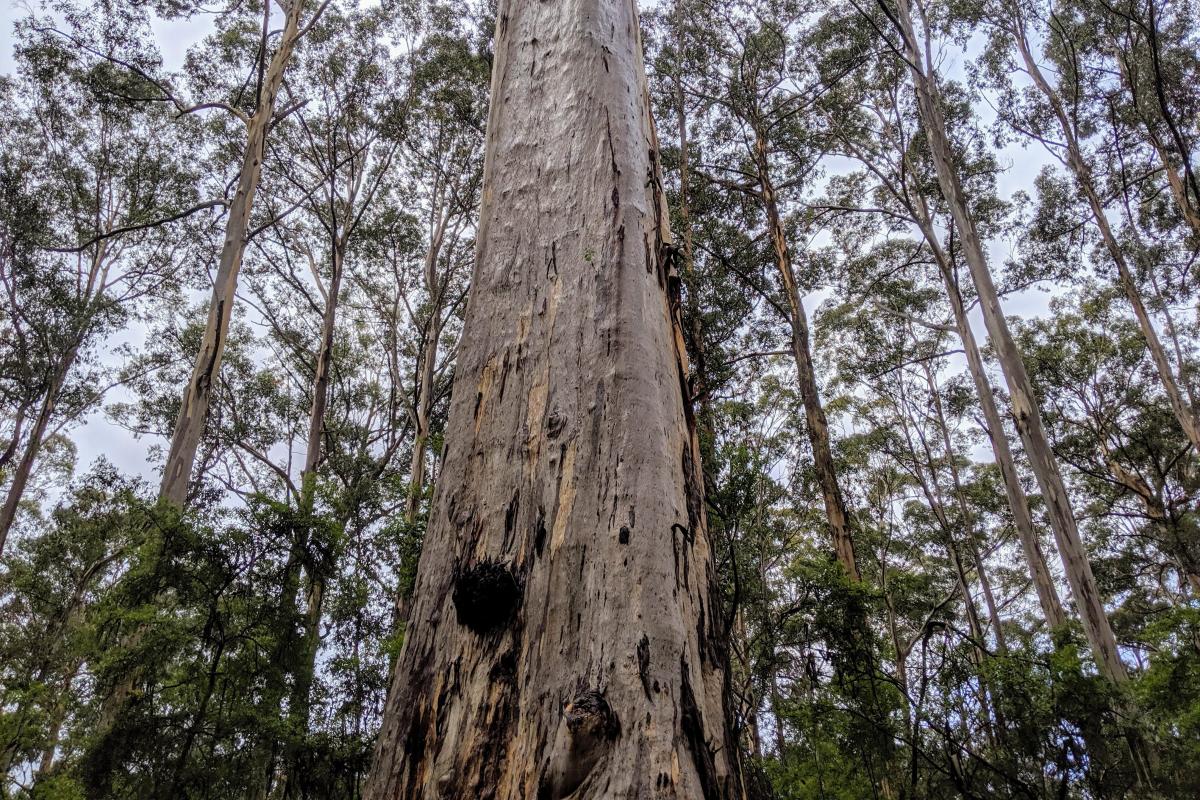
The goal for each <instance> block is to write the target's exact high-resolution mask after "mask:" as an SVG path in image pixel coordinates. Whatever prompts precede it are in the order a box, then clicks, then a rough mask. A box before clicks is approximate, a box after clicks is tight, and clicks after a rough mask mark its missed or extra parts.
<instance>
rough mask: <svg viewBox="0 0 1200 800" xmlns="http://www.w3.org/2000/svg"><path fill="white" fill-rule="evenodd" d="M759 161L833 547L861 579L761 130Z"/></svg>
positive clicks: (756, 150)
mask: <svg viewBox="0 0 1200 800" xmlns="http://www.w3.org/2000/svg"><path fill="white" fill-rule="evenodd" d="M754 161H755V168H756V171H757V172H758V183H759V193H760V195H761V198H762V204H763V209H764V210H765V211H766V215H767V231H768V233H769V235H770V237H771V244H772V250H773V252H774V255H775V267H776V269H777V270H778V271H779V280H780V282H781V283H782V284H783V291H784V294H785V295H787V302H788V312H789V314H790V319H789V320H788V322H789V324H790V325H791V329H792V354H793V356H794V357H795V359H796V379H797V382H798V383H799V385H800V399H801V400H802V401H803V402H804V420H805V429H806V430H807V431H808V440H809V443H810V445H811V446H812V454H813V467H814V469H815V470H816V473H817V480H818V482H819V483H820V484H821V495H822V497H823V498H824V500H825V517H826V518H827V519H828V520H829V530H830V533H831V535H832V537H833V549H834V552H835V553H836V555H837V560H838V562H839V563H840V564H841V565H842V568H843V569H845V570H846V574H847V575H848V576H849V577H850V579H851V580H853V581H858V580H860V579H861V578H860V576H859V572H858V563H857V561H856V560H855V557H854V540H853V538H852V536H851V534H850V524H849V519H848V517H847V514H846V503H845V500H844V499H843V497H842V490H841V487H840V486H839V485H838V479H837V468H836V466H835V465H834V461H833V449H832V447H831V446H830V443H829V420H828V419H826V417H825V409H824V407H823V406H822V405H821V395H820V389H819V388H818V387H817V373H816V369H815V367H814V366H813V359H812V349H811V347H810V345H809V334H808V317H807V315H806V314H805V312H804V304H803V302H802V301H801V299H800V287H799V286H798V285H797V284H796V274H795V272H794V271H793V269H792V256H791V252H790V251H789V249H788V244H787V236H786V235H785V232H784V228H783V219H782V218H781V217H780V214H779V205H778V202H777V200H776V194H775V186H774V184H773V182H772V180H771V174H770V164H769V162H768V159H767V146H766V141H765V140H764V138H763V136H762V135H761V134H759V133H757V132H756V134H755V140H754Z"/></svg>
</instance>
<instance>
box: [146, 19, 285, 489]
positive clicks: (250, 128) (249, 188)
mask: <svg viewBox="0 0 1200 800" xmlns="http://www.w3.org/2000/svg"><path fill="white" fill-rule="evenodd" d="M303 8H304V0H292V2H291V5H290V6H289V7H288V11H287V16H286V18H285V20H284V28H283V33H282V34H281V36H280V39H279V49H278V50H276V51H275V54H274V55H273V56H272V57H271V62H270V64H269V65H268V66H267V69H266V72H265V74H264V75H263V76H262V89H261V91H260V92H259V96H258V105H257V107H256V108H255V110H254V114H253V115H252V116H251V117H250V119H249V122H248V124H247V126H246V149H245V152H244V153H243V154H242V170H241V173H240V175H239V177H238V185H237V192H236V193H235V194H234V196H233V201H232V202H231V203H230V204H229V221H228V222H227V223H226V224H225V241H224V244H223V245H222V247H221V259H220V262H219V263H218V265H217V275H216V278H215V280H214V281H213V292H212V300H211V302H210V303H209V308H208V322H207V323H206V324H205V327H204V338H203V339H201V340H200V352H199V353H197V354H196V363H195V365H194V366H193V367H192V376H191V378H189V379H188V382H187V385H186V386H185V387H184V390H183V400H182V402H181V403H180V406H179V415H178V417H176V419H175V428H174V430H173V431H172V432H171V449H170V451H169V452H168V453H167V463H166V465H165V466H164V468H163V477H162V484H161V485H160V487H159V490H158V496H159V499H160V500H166V501H168V502H170V503H173V504H174V505H177V506H182V505H183V504H184V502H185V501H186V500H187V490H188V482H189V480H190V479H191V476H192V466H193V465H194V463H195V460H196V450H197V449H199V447H200V437H201V435H202V434H203V433H204V421H205V419H206V418H207V416H208V406H209V403H210V402H211V401H212V392H213V386H214V384H215V382H216V380H217V375H218V373H219V372H220V369H221V357H222V356H223V355H224V353H225V340H226V338H227V337H228V335H229V321H230V319H231V318H232V316H233V303H234V296H235V295H236V293H237V281H238V272H239V271H240V270H241V266H242V253H243V252H244V251H245V249H246V239H247V237H248V236H249V233H250V231H249V226H250V211H251V209H252V208H253V207H254V195H255V194H256V193H257V191H258V182H259V178H260V177H261V176H262V160H263V149H264V147H265V145H266V140H267V132H268V131H269V130H270V127H271V122H272V121H273V120H274V117H275V98H276V96H277V95H278V93H279V89H280V88H281V87H282V86H283V72H284V69H285V68H286V67H287V64H288V61H289V60H290V59H291V56H292V50H293V49H294V48H295V46H296V41H297V40H298V39H299V38H300V35H301V33H302V29H301V28H300V12H301V11H302V10H303ZM264 44H265V43H264Z"/></svg>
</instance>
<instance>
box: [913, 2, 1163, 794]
mask: <svg viewBox="0 0 1200 800" xmlns="http://www.w3.org/2000/svg"><path fill="white" fill-rule="evenodd" d="M909 3H910V0H897V2H896V9H897V11H898V12H899V13H898V27H899V29H900V32H901V34H902V36H903V39H904V46H905V50H906V51H907V52H906V56H907V61H908V65H909V73H910V74H911V76H912V79H913V87H914V89H915V91H916V96H917V110H918V113H919V114H920V116H921V120H922V122H923V124H924V127H925V135H926V139H927V141H928V143H929V150H930V156H931V158H932V160H933V165H934V168H935V170H936V172H937V178H938V185H939V187H940V188H941V192H942V196H943V197H944V198H945V200H946V204H947V205H948V206H949V208H950V212H951V216H952V217H953V219H954V225H955V227H956V228H957V229H958V232H959V236H960V240H961V242H962V248H963V254H964V256H965V257H966V261H967V267H968V269H969V270H970V273H971V278H972V280H973V282H974V284H975V291H976V294H977V295H978V296H979V304H980V306H981V308H982V311H983V319H984V324H985V326H986V327H987V331H988V336H989V338H990V339H991V341H992V346H993V347H994V348H995V349H996V355H997V357H998V358H999V360H1000V367H1001V370H1002V371H1003V372H1004V378H1005V382H1006V383H1007V384H1008V391H1009V395H1010V397H1011V398H1012V404H1013V420H1014V422H1015V424H1016V427H1017V432H1018V433H1019V434H1020V436H1021V441H1022V444H1024V446H1025V453H1026V455H1027V456H1028V457H1029V461H1030V465H1031V466H1032V468H1033V473H1034V476H1035V477H1036V478H1037V481H1038V486H1039V487H1040V489H1041V491H1042V498H1043V500H1044V502H1045V503H1046V511H1047V514H1048V516H1049V518H1050V524H1051V527H1052V528H1053V529H1054V535H1055V539H1056V543H1057V545H1058V551H1059V555H1060V557H1061V558H1062V561H1063V568H1064V571H1065V572H1066V575H1067V581H1068V583H1069V584H1070V586H1071V594H1072V595H1073V596H1074V598H1075V604H1076V606H1077V607H1078V609H1079V617H1080V621H1081V622H1082V624H1083V629H1084V633H1085V635H1086V636H1087V639H1088V643H1089V644H1090V646H1091V650H1092V655H1093V657H1094V659H1095V661H1096V666H1097V668H1098V669H1099V671H1100V674H1101V675H1103V676H1104V677H1105V678H1106V679H1107V680H1109V681H1110V682H1111V683H1113V684H1114V685H1116V686H1118V687H1121V688H1123V687H1124V686H1125V685H1126V684H1127V683H1128V680H1129V673H1128V672H1127V671H1126V669H1125V664H1124V662H1122V661H1121V655H1120V652H1119V651H1118V649H1117V640H1116V636H1115V635H1114V634H1113V630H1112V626H1111V625H1110V624H1109V621H1108V615H1107V613H1106V612H1105V610H1104V603H1103V600H1102V599H1101V597H1100V590H1099V588H1098V587H1097V585H1096V579H1095V576H1094V575H1093V574H1092V565H1091V562H1090V561H1089V560H1088V555H1087V549H1086V548H1085V547H1084V545H1083V540H1082V539H1081V538H1080V536H1079V528H1078V526H1077V525H1076V522H1075V515H1074V512H1073V511H1072V510H1071V505H1070V498H1069V497H1068V495H1067V489H1066V485H1065V484H1064V482H1063V479H1062V473H1061V472H1060V471H1059V468H1058V461H1057V459H1056V458H1055V456H1054V453H1053V451H1052V450H1051V448H1050V441H1049V438H1048V437H1047V435H1046V430H1045V427H1044V426H1043V424H1042V415H1041V410H1040V409H1039V408H1038V405H1037V399H1036V396H1035V395H1034V392H1033V386H1032V384H1031V383H1030V381H1029V375H1028V373H1027V372H1026V371H1025V362H1024V360H1023V357H1022V355H1021V352H1020V350H1019V349H1018V347H1017V344H1016V341H1015V340H1014V339H1013V337H1012V332H1011V331H1010V330H1009V328H1008V321H1007V320H1006V319H1005V318H1004V313H1003V311H1002V309H1001V308H1000V298H999V295H998V294H997V292H996V287H995V284H994V283H993V282H992V275H991V270H990V269H989V267H988V263H987V256H986V254H985V252H984V249H983V242H982V240H981V239H980V236H979V233H978V231H977V230H976V228H975V220H974V218H973V217H972V215H971V212H970V210H969V208H968V205H967V198H966V194H965V192H964V191H963V188H962V184H961V182H960V180H959V176H958V173H957V172H956V170H955V167H954V158H953V151H952V149H951V147H950V140H949V137H948V136H947V134H946V121H945V119H944V118H943V116H942V111H941V106H940V103H939V99H940V98H939V96H938V88H937V83H936V79H935V78H934V71H933V66H932V61H933V55H932V52H931V50H930V48H929V47H928V42H927V43H926V48H925V51H924V53H922V52H921V50H920V49H919V48H918V45H917V38H916V33H915V31H914V29H913V24H912V17H911V14H910V11H909V8H910V5H909ZM1127 738H1129V740H1130V750H1131V752H1132V754H1133V758H1134V762H1135V767H1136V768H1137V770H1138V774H1139V779H1140V780H1141V781H1142V782H1143V783H1150V782H1151V778H1150V769H1149V763H1148V762H1149V760H1150V757H1149V755H1148V754H1147V750H1146V748H1145V746H1144V743H1143V742H1141V741H1140V736H1139V735H1138V734H1137V732H1136V731H1135V730H1134V729H1132V728H1130V729H1128V730H1127Z"/></svg>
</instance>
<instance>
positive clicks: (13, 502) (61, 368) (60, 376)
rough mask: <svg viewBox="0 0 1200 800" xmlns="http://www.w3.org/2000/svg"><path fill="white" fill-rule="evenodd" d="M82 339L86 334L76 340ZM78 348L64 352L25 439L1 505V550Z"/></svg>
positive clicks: (0, 551) (43, 442)
mask: <svg viewBox="0 0 1200 800" xmlns="http://www.w3.org/2000/svg"><path fill="white" fill-rule="evenodd" d="M81 339H82V336H81V337H79V339H77V340H76V341H77V342H78V341H80V340H81ZM78 352H79V348H78V344H76V345H75V346H74V347H72V348H71V349H70V350H69V351H67V353H65V354H64V355H63V358H62V360H61V361H60V362H59V364H58V367H57V369H56V370H55V372H54V375H53V376H51V378H50V385H49V386H47V387H46V396H45V397H44V398H42V406H41V408H40V409H39V410H38V415H37V419H35V420H34V423H33V428H32V429H30V431H29V438H28V439H27V440H26V442H25V449H24V450H23V451H22V452H21V458H20V460H19V461H18V462H17V468H16V469H15V470H13V477H12V483H10V484H9V485H8V494H7V495H6V496H5V498H4V505H3V506H2V507H0V554H2V553H3V552H4V545H5V542H6V541H7V540H8V532H9V530H10V529H11V528H12V524H13V521H14V520H16V518H17V509H18V508H20V506H21V498H23V497H24V496H25V489H26V487H28V485H29V478H30V477H31V476H32V475H33V465H34V463H35V462H36V461H37V457H38V455H39V454H40V453H41V451H42V445H43V444H45V441H44V439H45V436H46V429H47V428H49V427H50V420H51V419H52V418H53V417H54V411H55V409H56V408H58V400H59V396H60V395H61V394H62V389H63V385H64V384H65V383H66V380H67V373H68V372H70V370H71V367H72V366H73V365H74V364H75V358H76V356H77V354H78Z"/></svg>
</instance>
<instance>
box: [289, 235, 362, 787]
mask: <svg viewBox="0 0 1200 800" xmlns="http://www.w3.org/2000/svg"><path fill="white" fill-rule="evenodd" d="M347 239H348V232H342V233H335V234H334V237H333V242H332V245H333V246H332V248H331V252H330V255H331V257H332V260H333V269H332V270H331V272H330V276H329V286H328V288H327V291H326V295H325V313H324V314H323V316H322V318H321V342H320V345H319V346H318V348H317V358H316V371H315V373H314V376H313V401H312V407H311V408H310V410H309V417H308V442H307V445H306V449H305V453H304V471H303V472H302V473H301V477H300V503H299V507H300V517H301V520H302V521H304V523H305V524H311V522H312V521H313V512H314V509H315V506H316V492H317V486H316V481H317V468H318V467H319V466H320V464H321V460H322V458H323V457H324V445H325V410H326V408H328V406H329V382H330V381H329V375H330V371H331V369H332V366H333V344H334V335H335V332H336V330H337V312H338V301H339V300H340V297H341V290H342V275H343V273H344V269H345V260H346V241H347ZM298 535H300V536H302V537H303V540H302V542H301V545H300V547H298V548H293V551H292V553H293V556H292V557H293V558H295V557H299V558H300V559H301V560H302V561H303V562H304V572H305V577H306V580H307V586H306V589H305V616H304V631H303V633H302V635H301V638H300V657H299V658H298V659H297V660H296V668H295V671H294V674H293V675H292V690H291V694H290V698H289V702H288V722H289V726H288V727H289V733H290V736H291V737H292V739H293V740H294V739H295V738H296V737H302V736H304V735H305V734H306V733H307V731H308V720H309V705H310V703H311V698H310V696H309V695H310V694H311V692H312V684H313V678H314V675H315V674H316V662H317V651H318V650H319V649H320V646H321V607H322V600H323V599H324V596H325V581H326V579H327V575H326V569H327V568H328V565H326V564H322V563H316V562H315V561H314V560H313V558H312V557H311V555H310V554H309V552H308V551H309V549H310V545H311V531H310V530H308V529H306V530H304V531H303V532H302V533H298ZM298 566H299V565H298V564H289V565H288V567H287V568H286V569H287V574H289V575H290V574H292V572H293V571H294V570H295V569H296V568H297V567H298ZM285 601H287V602H290V603H291V604H293V605H294V603H295V601H296V596H295V593H292V594H291V595H290V596H288V597H285ZM287 751H288V752H287V758H286V759H285V764H284V772H283V776H282V777H281V779H280V780H281V786H282V790H281V792H280V794H281V796H283V797H288V796H289V787H290V785H291V784H292V783H293V780H294V776H295V773H296V770H297V769H298V766H299V765H298V758H297V756H298V751H297V746H296V742H295V741H289V742H288V747H287Z"/></svg>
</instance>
